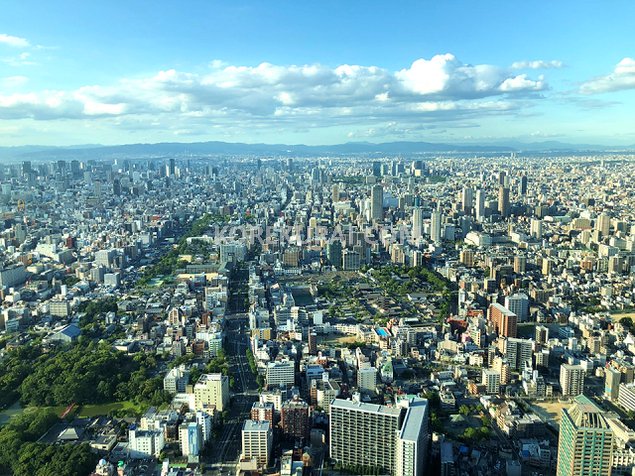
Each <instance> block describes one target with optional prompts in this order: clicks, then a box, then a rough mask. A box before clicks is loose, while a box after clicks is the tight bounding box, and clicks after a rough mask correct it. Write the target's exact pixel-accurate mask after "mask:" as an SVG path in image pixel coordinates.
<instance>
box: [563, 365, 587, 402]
mask: <svg viewBox="0 0 635 476" xmlns="http://www.w3.org/2000/svg"><path fill="white" fill-rule="evenodd" d="M585 373H586V372H585V370H584V367H582V366H581V365H571V364H562V365H561V366H560V388H561V389H562V396H563V397H575V396H577V395H580V394H581V393H582V392H583V391H584V375H585Z"/></svg>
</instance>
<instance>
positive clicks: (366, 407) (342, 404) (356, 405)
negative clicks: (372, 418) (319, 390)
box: [331, 398, 402, 417]
mask: <svg viewBox="0 0 635 476" xmlns="http://www.w3.org/2000/svg"><path fill="white" fill-rule="evenodd" d="M333 408H341V409H343V410H353V411H359V412H366V413H375V414H378V415H386V416H394V417H398V416H399V415H401V410H402V409H401V408H398V407H387V406H385V405H377V404H375V403H364V402H353V401H351V400H341V399H338V398H336V399H335V400H333V403H331V409H333Z"/></svg>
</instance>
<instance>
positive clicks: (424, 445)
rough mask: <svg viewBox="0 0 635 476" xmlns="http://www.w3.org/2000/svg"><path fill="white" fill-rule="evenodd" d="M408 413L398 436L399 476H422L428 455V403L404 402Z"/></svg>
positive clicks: (421, 401) (417, 401)
mask: <svg viewBox="0 0 635 476" xmlns="http://www.w3.org/2000/svg"><path fill="white" fill-rule="evenodd" d="M403 402H404V403H403V404H404V405H406V413H405V417H404V420H403V423H402V425H401V429H400V430H399V434H398V435H397V468H396V471H395V475H397V476H422V475H423V474H424V470H425V467H426V462H427V461H426V459H427V458H426V456H427V454H428V417H429V415H428V401H427V400H424V399H421V398H414V399H412V400H405V401H403ZM400 403H401V402H400Z"/></svg>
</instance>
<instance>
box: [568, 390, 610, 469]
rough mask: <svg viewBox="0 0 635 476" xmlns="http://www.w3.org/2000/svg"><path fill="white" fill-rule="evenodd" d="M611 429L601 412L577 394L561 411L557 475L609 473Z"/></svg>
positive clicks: (589, 401) (593, 404) (588, 400)
mask: <svg viewBox="0 0 635 476" xmlns="http://www.w3.org/2000/svg"><path fill="white" fill-rule="evenodd" d="M613 439H614V436H613V431H612V429H611V427H610V426H609V424H608V422H607V420H606V418H605V416H604V412H603V411H602V410H601V409H600V408H599V407H598V406H597V405H596V404H595V403H593V402H592V401H591V400H590V399H588V398H587V397H585V396H584V395H579V396H577V397H576V398H575V399H574V402H573V405H572V406H571V408H569V409H568V410H567V409H563V410H562V419H561V421H560V435H559V438H558V467H557V471H556V474H557V476H610V475H611V459H612V453H613Z"/></svg>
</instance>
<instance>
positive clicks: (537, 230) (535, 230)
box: [529, 218, 542, 240]
mask: <svg viewBox="0 0 635 476" xmlns="http://www.w3.org/2000/svg"><path fill="white" fill-rule="evenodd" d="M529 234H530V235H531V237H532V238H536V239H537V240H541V239H542V220H539V219H537V218H532V219H531V223H530V225H529Z"/></svg>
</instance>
